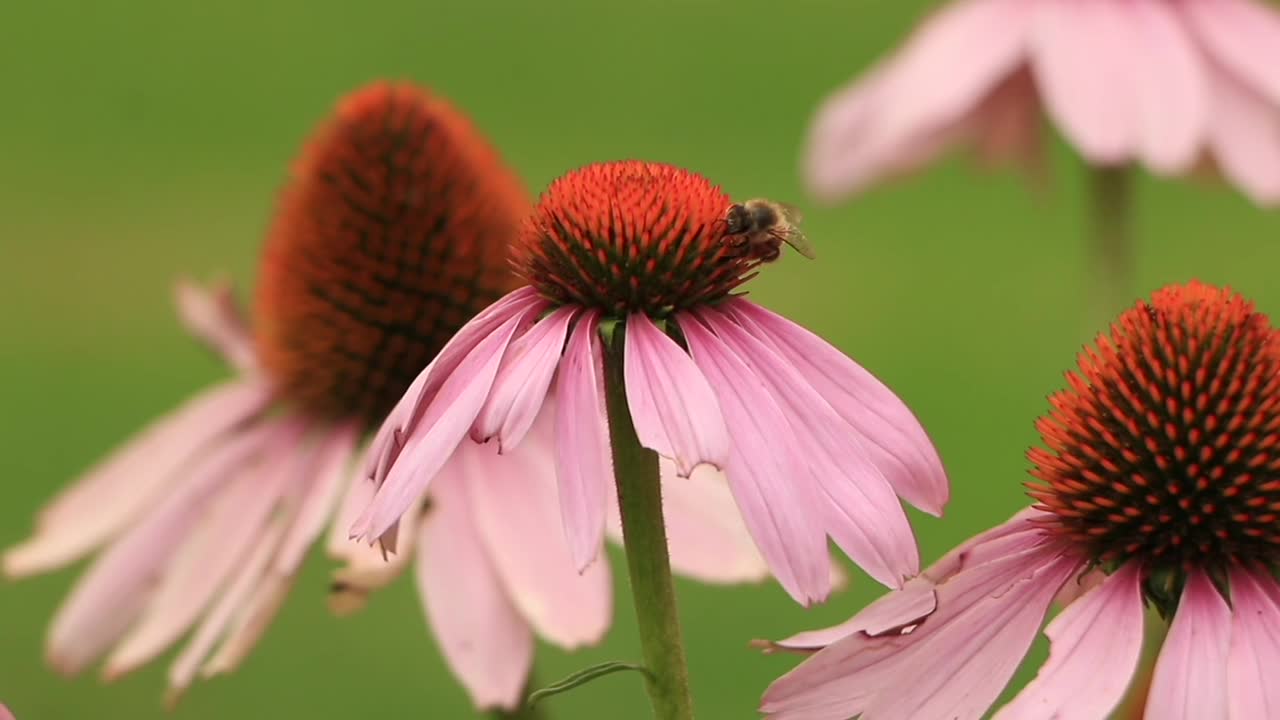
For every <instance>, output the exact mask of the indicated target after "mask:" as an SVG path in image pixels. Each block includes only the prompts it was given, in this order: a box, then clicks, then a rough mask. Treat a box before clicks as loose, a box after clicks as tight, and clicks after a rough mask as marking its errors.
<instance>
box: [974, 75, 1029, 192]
mask: <svg viewBox="0 0 1280 720" xmlns="http://www.w3.org/2000/svg"><path fill="white" fill-rule="evenodd" d="M1044 125H1045V123H1044V108H1042V107H1041V105H1040V96H1039V94H1038V93H1037V92H1036V86H1035V81H1034V80H1032V78H1031V70H1030V69H1029V68H1026V67H1024V68H1022V69H1020V70H1018V71H1016V72H1014V73H1013V74H1012V75H1010V76H1009V77H1008V78H1006V79H1005V80H1004V82H1002V83H1000V85H999V86H997V87H996V88H995V89H994V90H992V91H991V94H990V95H989V96H987V99H986V100H984V101H983V102H982V104H981V105H980V106H978V107H977V108H976V109H975V110H974V112H973V114H972V115H971V116H970V118H969V119H968V121H967V123H966V132H967V134H968V135H969V136H970V137H971V138H972V141H973V144H974V148H975V150H976V153H977V156H978V159H979V160H980V162H982V163H985V164H986V165H988V166H992V167H994V166H998V165H1002V164H1011V165H1014V166H1015V167H1017V168H1018V169H1020V170H1022V171H1023V172H1025V173H1027V174H1028V175H1030V176H1032V177H1033V178H1034V179H1039V180H1043V175H1044V173H1045V152H1044V134H1045V127H1044Z"/></svg>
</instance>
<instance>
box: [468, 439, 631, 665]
mask: <svg viewBox="0 0 1280 720" xmlns="http://www.w3.org/2000/svg"><path fill="white" fill-rule="evenodd" d="M534 432H537V428H535V429H534ZM458 452H459V453H460V454H461V461H462V462H463V463H464V468H465V470H464V472H465V473H466V476H465V479H464V484H465V486H466V489H467V491H468V493H469V496H470V500H471V508H472V510H473V512H474V513H475V522H476V525H477V527H479V529H480V536H481V537H482V538H483V539H484V542H485V547H486V548H488V554H489V558H490V560H491V561H492V562H493V566H494V568H496V570H497V572H498V576H499V577H501V578H502V583H503V585H504V586H505V587H506V588H507V592H508V594H509V596H510V597H511V599H512V601H513V603H514V604H515V606H516V608H518V609H519V611H520V614H521V615H523V616H524V618H525V619H526V620H527V621H528V622H529V624H530V625H532V626H533V629H534V630H535V631H536V632H537V633H538V634H539V635H541V636H542V637H544V638H546V639H547V640H549V641H551V642H553V643H555V644H557V645H559V646H561V647H564V648H576V647H580V646H582V645H586V644H592V643H595V642H598V641H599V640H600V638H602V637H603V636H604V633H605V631H606V630H608V628H609V623H610V621H611V620H612V613H613V609H612V603H613V588H612V585H611V584H610V578H609V564H608V563H606V562H596V563H592V564H591V565H590V566H589V567H587V568H586V570H584V571H583V572H582V573H581V574H579V572H578V569H577V566H576V563H575V562H574V560H573V557H572V556H571V555H570V553H569V548H568V546H566V545H565V543H564V540H563V529H562V527H561V521H560V509H559V505H558V503H557V499H556V476H555V463H554V460H553V459H552V456H551V452H549V450H548V449H547V448H546V446H545V444H543V443H540V442H537V438H533V437H530V438H529V442H526V443H524V444H522V445H521V446H520V447H519V448H517V449H516V450H515V451H514V452H511V453H507V454H505V455H499V454H498V453H497V451H496V449H495V448H491V447H489V446H486V445H476V444H474V443H470V442H467V443H464V444H463V446H462V447H460V448H458Z"/></svg>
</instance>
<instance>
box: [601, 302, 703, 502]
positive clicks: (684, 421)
mask: <svg viewBox="0 0 1280 720" xmlns="http://www.w3.org/2000/svg"><path fill="white" fill-rule="evenodd" d="M624 353H625V355H626V357H625V358H624V361H625V368H624V371H623V374H624V375H625V376H626V379H625V382H626V386H627V405H628V406H629V407H630V409H631V418H632V420H634V421H635V425H636V435H637V436H638V437H639V438H640V444H641V445H644V446H645V447H647V448H649V449H650V450H653V451H654V452H656V453H658V454H659V455H662V456H664V457H669V458H671V459H672V460H674V461H675V463H676V471H677V472H678V473H679V474H680V476H681V477H689V474H690V473H692V472H693V469H694V468H695V467H697V466H698V465H701V464H702V463H708V464H710V465H714V466H715V467H717V468H723V467H724V466H725V461H726V460H727V459H728V457H729V432H728V430H726V429H725V421H724V418H723V417H722V416H721V415H720V405H719V403H718V402H716V393H714V392H713V391H712V390H711V386H710V385H709V384H708V383H707V379H706V378H704V377H703V376H702V373H701V372H699V371H698V366H697V365H695V364H694V362H693V360H691V359H690V358H689V355H688V354H687V353H686V352H685V351H684V349H682V348H681V347H680V346H679V345H677V344H676V342H675V341H674V340H672V339H671V338H669V337H667V335H666V333H664V332H662V331H661V330H659V329H658V328H657V326H656V325H654V324H653V321H652V320H650V319H649V318H648V317H646V316H645V315H644V314H643V313H632V314H631V315H630V316H629V317H628V318H627V329H626V342H625V344H624Z"/></svg>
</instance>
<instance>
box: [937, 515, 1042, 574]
mask: <svg viewBox="0 0 1280 720" xmlns="http://www.w3.org/2000/svg"><path fill="white" fill-rule="evenodd" d="M1047 516H1049V513H1047V512H1044V511H1043V510H1037V509H1035V508H1034V507H1026V508H1023V509H1021V510H1019V511H1018V512H1016V513H1014V514H1013V516H1012V517H1010V518H1009V519H1008V520H1006V521H1004V522H1003V523H1001V524H999V525H997V526H995V527H993V528H990V529H988V530H984V531H982V532H980V533H978V534H977V535H974V536H973V537H971V538H969V539H968V540H965V541H964V542H962V543H960V544H959V545H957V546H955V547H954V548H952V549H951V550H949V551H948V552H947V553H946V554H945V555H943V556H942V557H941V558H938V560H937V561H936V562H934V563H933V564H932V565H930V566H929V567H927V568H925V571H924V572H923V573H921V575H922V576H923V577H925V578H928V579H929V580H930V581H932V582H933V583H934V584H941V583H943V582H946V581H947V580H949V579H950V578H951V577H953V576H955V575H957V574H959V573H960V572H961V571H962V570H967V569H969V568H973V567H976V566H978V565H981V564H982V563H985V562H989V561H991V560H994V559H999V558H1002V557H1005V556H1008V555H1013V554H1015V553H1019V552H1022V551H1024V550H1031V549H1032V548H1035V547H1037V546H1038V545H1040V543H1042V542H1044V531H1043V530H1042V528H1041V527H1040V526H1038V525H1037V524H1036V523H1035V522H1033V521H1034V520H1036V519H1037V518H1043V517H1047Z"/></svg>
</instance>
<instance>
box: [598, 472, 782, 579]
mask: <svg viewBox="0 0 1280 720" xmlns="http://www.w3.org/2000/svg"><path fill="white" fill-rule="evenodd" d="M658 469H659V473H660V475H661V477H662V512H663V518H664V519H665V520H666V526H667V550H668V552H669V553H670V554H671V570H672V571H673V572H675V573H676V574H677V575H684V576H686V577H691V578H694V579H695V580H699V581H701V582H704V583H717V584H721V583H723V584H730V583H743V582H755V581H759V580H764V579H765V578H767V577H768V576H769V566H768V564H766V563H765V561H764V558H763V557H762V556H761V555H760V551H759V550H757V549H756V545H755V541H753V540H752V539H751V534H750V533H748V532H747V526H746V525H744V524H743V523H742V515H741V513H739V512H738V506H737V504H736V503H735V502H734V500H733V493H731V492H730V491H729V485H728V483H727V482H726V480H725V476H724V472H723V471H720V470H716V469H715V468H713V467H711V466H710V465H703V466H702V467H699V468H696V469H695V470H694V471H693V474H692V475H690V476H689V477H687V478H682V477H678V476H677V475H676V467H675V464H674V463H672V462H671V461H670V460H668V459H666V458H662V459H660V460H659V461H658ZM608 519H609V524H608V530H609V536H610V537H611V538H613V539H614V540H615V541H617V542H618V543H621V542H622V541H623V538H622V520H621V517H620V516H619V514H618V497H617V492H616V489H615V488H610V492H609V517H608Z"/></svg>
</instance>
